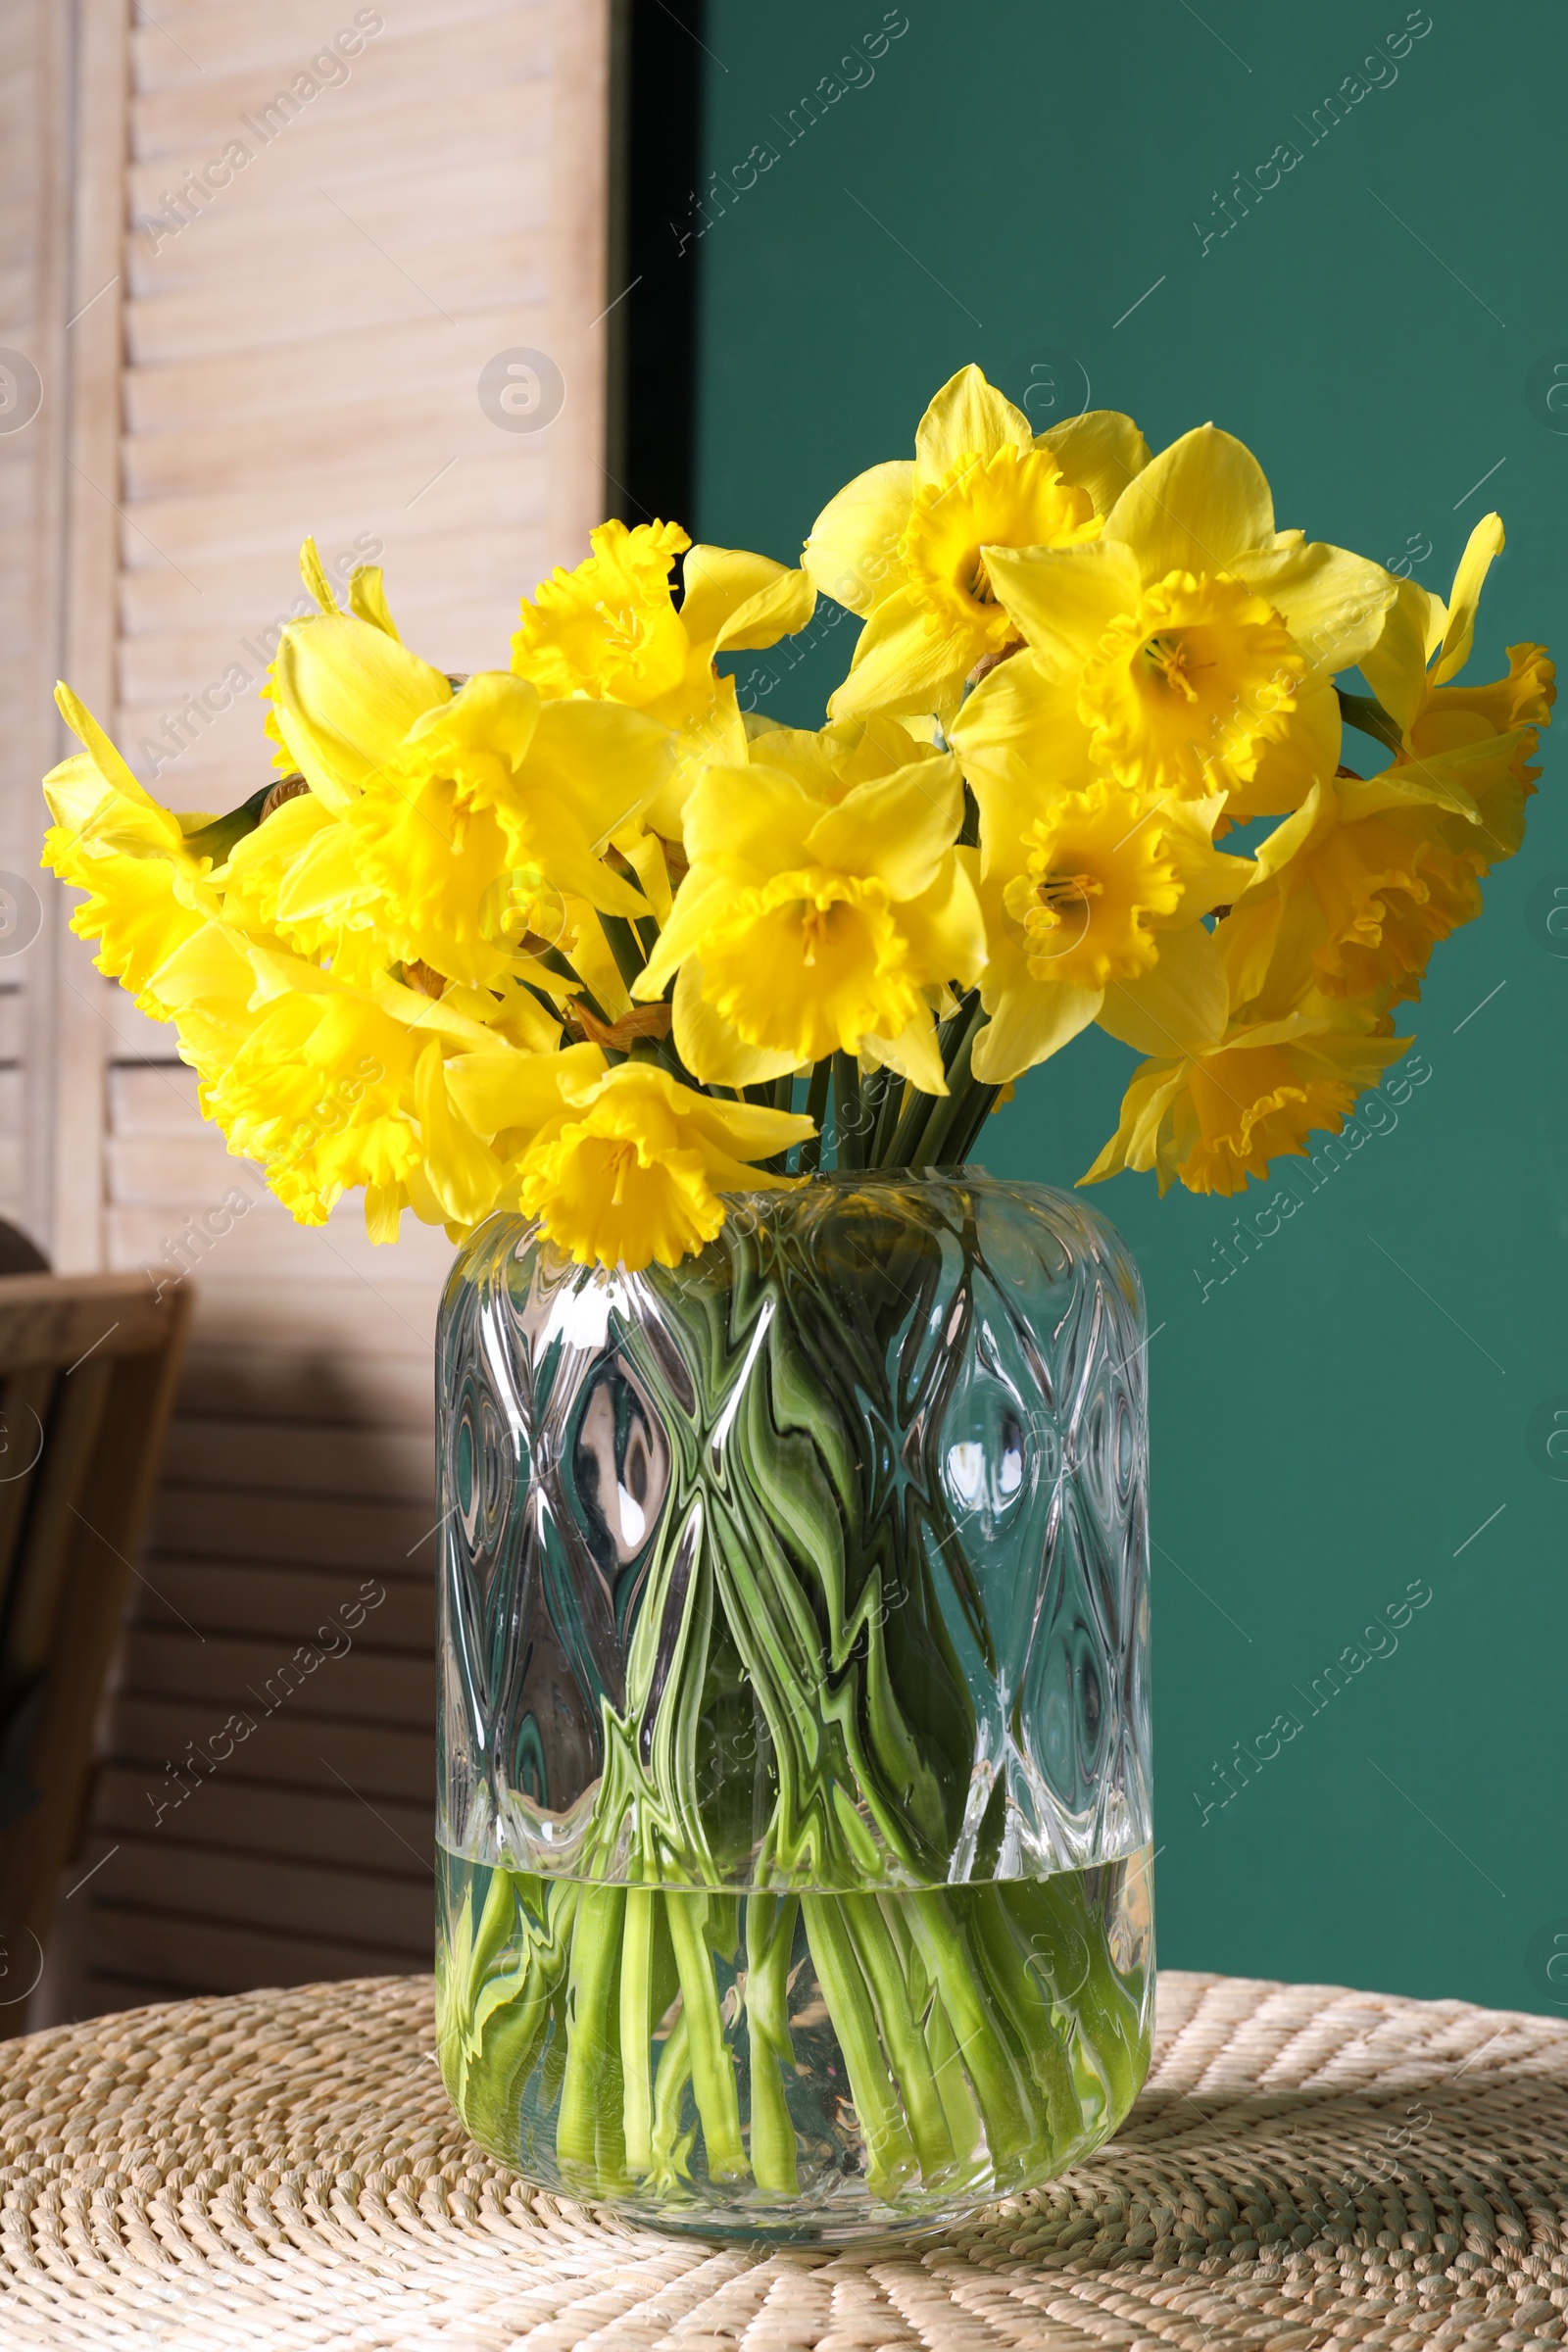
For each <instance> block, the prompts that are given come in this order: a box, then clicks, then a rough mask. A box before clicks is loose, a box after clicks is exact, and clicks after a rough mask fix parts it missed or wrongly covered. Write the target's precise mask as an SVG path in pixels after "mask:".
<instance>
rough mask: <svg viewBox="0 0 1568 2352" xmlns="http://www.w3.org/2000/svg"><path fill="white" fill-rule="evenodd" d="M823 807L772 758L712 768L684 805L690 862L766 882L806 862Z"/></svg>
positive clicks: (769, 742)
mask: <svg viewBox="0 0 1568 2352" xmlns="http://www.w3.org/2000/svg"><path fill="white" fill-rule="evenodd" d="M766 748H767V749H768V750H769V751H770V750H771V748H772V738H771V737H770V738H769V740H768V745H767V747H766ZM821 812H822V811H821V804H820V803H819V802H817V801H814V800H813V799H812V798H811V796H810V795H809V793H808V792H806V791H804V790H803V789H802V787H801V785H800V783H799V782H798V780H797V779H796V778H795V777H794V776H793V775H791V774H790V773H789V772H788V770H787V769H785V768H782V767H775V766H774V765H773V763H772V761H771V760H770V759H769V760H753V762H752V763H751V765H750V766H749V767H743V768H731V767H711V768H709V770H708V771H707V773H706V774H705V775H704V777H703V779H702V781H701V783H699V784H698V785H697V787H696V789H695V790H694V791H693V793H692V796H691V799H690V800H689V801H688V802H687V804H686V855H687V857H688V858H690V859H691V861H692V864H693V865H694V866H705V867H706V866H711V865H722V866H724V867H726V868H727V869H728V870H729V871H731V872H733V873H735V874H736V875H738V876H741V877H743V878H744V879H745V880H747V881H757V882H761V881H765V880H766V878H767V876H768V875H769V874H772V873H776V872H777V871H778V870H779V869H780V868H781V867H789V866H795V865H800V864H802V863H803V862H804V861H805V856H806V843H807V838H808V836H809V833H810V830H811V827H812V825H813V824H814V823H815V822H816V820H817V818H818V817H819V816H820V814H821ZM683 888H684V885H683ZM676 905H677V908H678V907H679V899H678V898H677V901H676Z"/></svg>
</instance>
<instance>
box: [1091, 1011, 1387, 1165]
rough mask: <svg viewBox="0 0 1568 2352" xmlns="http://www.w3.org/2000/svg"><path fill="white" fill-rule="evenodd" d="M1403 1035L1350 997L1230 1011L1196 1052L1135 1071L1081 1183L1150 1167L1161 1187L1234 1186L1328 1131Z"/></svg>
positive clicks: (1331, 1131) (1351, 1105) (1343, 1119)
mask: <svg viewBox="0 0 1568 2352" xmlns="http://www.w3.org/2000/svg"><path fill="white" fill-rule="evenodd" d="M1409 1043H1410V1040H1409V1039H1408V1038H1396V1037H1387V1036H1384V1035H1382V1034H1381V1033H1380V1025H1379V1024H1378V1022H1377V1020H1376V1017H1375V1015H1374V1014H1372V1013H1371V1012H1370V1011H1367V1010H1366V1009H1365V1008H1364V1007H1361V1006H1358V1005H1343V1004H1342V1005H1332V1006H1329V1005H1321V1004H1318V1003H1309V1004H1308V1005H1304V1006H1302V1007H1301V1008H1299V1010H1297V1011H1295V1012H1293V1013H1290V1014H1288V1015H1287V1016H1286V1017H1285V1018H1284V1019H1283V1020H1278V1021H1264V1022H1257V1023H1253V1024H1247V1023H1243V1022H1237V1023H1233V1024H1232V1025H1231V1027H1230V1028H1229V1029H1228V1030H1227V1032H1226V1034H1225V1036H1224V1038H1223V1039H1221V1040H1220V1041H1219V1042H1218V1043H1216V1044H1215V1045H1214V1046H1212V1047H1211V1048H1210V1049H1209V1050H1208V1052H1206V1053H1203V1054H1181V1055H1179V1056H1175V1057H1172V1056H1169V1055H1167V1056H1163V1057H1159V1058H1156V1059H1152V1060H1150V1061H1146V1062H1144V1063H1143V1064H1142V1065H1141V1067H1140V1068H1139V1069H1138V1070H1136V1071H1135V1072H1134V1075H1133V1080H1132V1083H1131V1085H1130V1086H1129V1087H1128V1089H1127V1092H1126V1095H1125V1096H1124V1097H1123V1100H1122V1106H1121V1120H1120V1123H1119V1125H1118V1126H1117V1129H1116V1132H1115V1134H1114V1135H1113V1136H1112V1137H1111V1139H1110V1141H1109V1143H1108V1144H1107V1145H1106V1146H1105V1148H1104V1150H1103V1152H1101V1154H1100V1157H1099V1158H1098V1159H1097V1160H1096V1161H1095V1164H1094V1166H1093V1167H1092V1168H1091V1169H1090V1170H1089V1173H1088V1174H1087V1176H1084V1177H1082V1178H1081V1179H1080V1182H1081V1183H1084V1184H1098V1183H1099V1182H1101V1180H1102V1179H1103V1178H1104V1177H1106V1176H1114V1175H1116V1174H1118V1173H1119V1171H1120V1170H1121V1169H1123V1168H1144V1169H1148V1168H1152V1169H1153V1170H1154V1172H1155V1175H1156V1176H1157V1178H1158V1180H1159V1189H1160V1192H1161V1193H1162V1194H1163V1193H1165V1192H1167V1191H1168V1190H1169V1189H1170V1187H1171V1185H1172V1184H1173V1183H1175V1182H1176V1181H1177V1179H1178V1178H1179V1179H1180V1181H1181V1182H1182V1183H1183V1184H1184V1185H1185V1186H1186V1187H1187V1189H1188V1191H1189V1192H1193V1193H1222V1194H1227V1195H1228V1194H1231V1193H1237V1192H1240V1191H1241V1189H1242V1187H1243V1185H1244V1184H1245V1183H1246V1181H1247V1179H1248V1177H1249V1176H1266V1175H1267V1174H1268V1170H1269V1162H1270V1161H1271V1160H1273V1159H1278V1158H1280V1157H1282V1156H1289V1155H1292V1154H1294V1155H1297V1156H1300V1155H1302V1154H1304V1153H1305V1152H1306V1139H1307V1137H1308V1135H1309V1134H1312V1133H1313V1132H1315V1131H1322V1132H1326V1133H1327V1134H1330V1135H1338V1134H1339V1132H1340V1129H1341V1128H1342V1127H1343V1126H1344V1124H1345V1122H1346V1120H1347V1119H1348V1116H1349V1114H1350V1112H1351V1111H1352V1110H1353V1109H1354V1108H1355V1105H1356V1103H1357V1101H1358V1099H1359V1098H1360V1096H1361V1094H1362V1093H1363V1092H1364V1090H1365V1089H1366V1088H1367V1087H1369V1086H1375V1085H1376V1084H1377V1082H1378V1079H1379V1078H1380V1076H1381V1075H1382V1073H1383V1071H1384V1070H1385V1069H1386V1068H1387V1067H1388V1065H1389V1063H1390V1062H1391V1061H1393V1060H1395V1059H1396V1058H1397V1055H1398V1054H1402V1053H1403V1052H1404V1051H1405V1049H1406V1047H1407V1046H1408V1045H1409Z"/></svg>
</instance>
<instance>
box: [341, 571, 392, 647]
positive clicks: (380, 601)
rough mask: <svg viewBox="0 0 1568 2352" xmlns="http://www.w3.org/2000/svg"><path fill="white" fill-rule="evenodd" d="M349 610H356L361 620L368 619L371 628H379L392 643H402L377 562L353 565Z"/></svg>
mask: <svg viewBox="0 0 1568 2352" xmlns="http://www.w3.org/2000/svg"><path fill="white" fill-rule="evenodd" d="M349 611H350V612H351V613H358V614H359V616H360V618H361V620H368V622H369V624H370V626H371V628H372V629H379V630H380V631H381V633H382V635H383V636H386V637H390V638H391V639H392V640H393V642H394V644H396V645H401V644H402V643H403V639H402V637H401V636H400V635H399V633H398V624H397V622H396V621H395V620H394V619H393V617H392V612H391V608H390V606H389V605H388V604H387V601H386V589H385V588H384V587H383V585H382V582H381V566H380V564H356V565H355V566H354V569H353V571H352V572H351V573H350V574H349Z"/></svg>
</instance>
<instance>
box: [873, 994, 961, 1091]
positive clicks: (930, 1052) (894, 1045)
mask: <svg viewBox="0 0 1568 2352" xmlns="http://www.w3.org/2000/svg"><path fill="white" fill-rule="evenodd" d="M860 1051H861V1052H862V1054H864V1055H865V1057H866V1059H867V1060H868V1061H872V1062H878V1063H880V1064H881V1066H882V1067H883V1068H884V1069H888V1070H892V1071H894V1072H895V1073H896V1074H897V1075H898V1076H899V1077H900V1078H907V1080H908V1081H909V1084H910V1085H911V1086H913V1087H917V1088H918V1089H919V1091H920V1093H921V1094H922V1095H945V1094H946V1093H947V1092H948V1081H947V1078H946V1076H945V1074H944V1072H943V1068H942V1049H941V1047H940V1046H939V1045H938V1043H937V1025H936V1020H935V1017H934V1015H933V1014H932V1013H931V1012H930V1011H929V1010H927V1009H926V1008H924V1007H922V1008H921V1010H920V1011H919V1012H917V1013H915V1014H914V1015H913V1017H912V1018H911V1019H910V1020H908V1021H907V1022H906V1023H905V1025H904V1027H903V1028H902V1029H901V1030H900V1031H899V1034H898V1036H897V1037H867V1038H865V1039H863V1040H862V1041H861V1047H860Z"/></svg>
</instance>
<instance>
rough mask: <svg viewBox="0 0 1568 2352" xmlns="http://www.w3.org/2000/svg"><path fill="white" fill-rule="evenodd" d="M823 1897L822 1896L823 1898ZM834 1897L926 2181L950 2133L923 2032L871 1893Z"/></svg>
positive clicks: (946, 2164)
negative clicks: (868, 1991) (872, 2006)
mask: <svg viewBox="0 0 1568 2352" xmlns="http://www.w3.org/2000/svg"><path fill="white" fill-rule="evenodd" d="M829 1899H830V1898H829V1897H826V1896H824V1897H823V1900H824V1901H826V1900H829ZM839 1900H840V1902H841V1904H842V1905H843V1910H844V1924H845V1926H846V1928H847V1929H848V1931H849V1936H850V1940H851V1942H852V1943H853V1944H854V1946H855V1952H856V1957H857V1958H858V1961H859V1963H860V1967H861V1969H862V1971H863V1973H864V1976H865V1981H866V1983H867V1985H869V1986H870V1988H871V1998H872V2000H873V2002H874V2003H875V2006H876V2020H877V2025H878V2027H879V2028H880V2030H881V2034H882V2046H883V2048H884V2049H885V2050H886V2051H887V2055H888V2064H889V2067H890V2068H891V2070H892V2075H893V2080H894V2083H895V2085H896V2087H897V2089H898V2091H899V2092H900V2093H901V2094H902V2100H903V2106H904V2113H905V2117H906V2120H907V2123H908V2127H909V2136H910V2138H911V2139H912V2140H913V2142H914V2149H915V2154H916V2156H917V2157H918V2159H919V2164H920V2172H921V2175H922V2177H923V2178H924V2179H925V2180H927V2181H929V2180H934V2179H936V2178H937V2177H938V2176H939V2175H941V2174H943V2173H945V2172H947V2171H949V2169H950V2168H951V2166H952V2164H953V2156H954V2148H953V2137H952V2134H951V2133H950V2131H949V2130H948V2119H947V2116H946V2114H945V2113H944V2111H943V2106H942V2099H941V2095H940V2093H939V2092H938V2090H937V2086H936V2080H935V2077H934V2076H933V2075H932V2072H931V2059H930V2053H929V2052H928V2051H927V2049H926V2046H925V2036H924V2034H922V2033H921V2031H920V2028H919V2026H918V2025H917V2024H916V2023H915V2017H914V2011H913V2008H912V2007H911V2005H910V2001H909V1985H908V1978H907V1971H906V1969H905V1967H904V1965H903V1962H902V1961H901V1959H900V1956H899V1951H898V1947H897V1945H896V1944H895V1942H894V1940H893V1937H892V1936H890V1935H889V1933H888V1926H887V1922H886V1920H885V1919H884V1918H883V1916H882V1912H881V1909H880V1907H879V1905H878V1903H877V1899H876V1896H875V1895H874V1894H845V1895H841V1896H840V1897H839Z"/></svg>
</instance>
